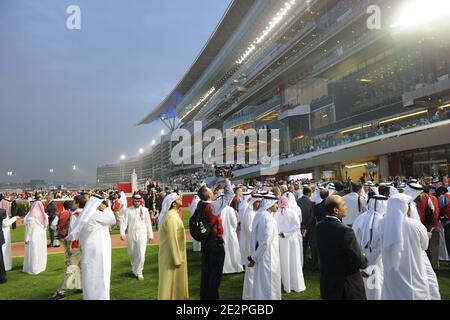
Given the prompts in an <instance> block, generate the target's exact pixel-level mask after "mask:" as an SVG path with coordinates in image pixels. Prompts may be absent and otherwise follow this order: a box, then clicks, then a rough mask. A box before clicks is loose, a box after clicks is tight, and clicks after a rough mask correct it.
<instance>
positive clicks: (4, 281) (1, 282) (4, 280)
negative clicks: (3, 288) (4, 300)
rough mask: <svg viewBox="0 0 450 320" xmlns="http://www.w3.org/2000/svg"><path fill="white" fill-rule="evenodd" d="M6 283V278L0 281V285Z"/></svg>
mask: <svg viewBox="0 0 450 320" xmlns="http://www.w3.org/2000/svg"><path fill="white" fill-rule="evenodd" d="M7 281H8V279H6V278H3V279H0V284H4V283H6V282H7Z"/></svg>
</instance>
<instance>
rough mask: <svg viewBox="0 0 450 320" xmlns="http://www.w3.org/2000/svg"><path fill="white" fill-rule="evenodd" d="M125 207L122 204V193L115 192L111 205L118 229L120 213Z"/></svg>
mask: <svg viewBox="0 0 450 320" xmlns="http://www.w3.org/2000/svg"><path fill="white" fill-rule="evenodd" d="M122 208H123V205H122V202H120V193H119V192H118V191H116V192H114V194H113V201H112V204H111V209H112V211H113V212H114V216H115V217H116V221H117V223H116V227H117V228H120V220H121V217H120V212H121V211H122Z"/></svg>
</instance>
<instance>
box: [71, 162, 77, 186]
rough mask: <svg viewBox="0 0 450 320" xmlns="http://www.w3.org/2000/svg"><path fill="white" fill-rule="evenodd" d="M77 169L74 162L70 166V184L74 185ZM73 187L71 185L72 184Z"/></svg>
mask: <svg viewBox="0 0 450 320" xmlns="http://www.w3.org/2000/svg"><path fill="white" fill-rule="evenodd" d="M76 171H77V166H76V165H75V164H74V165H73V166H72V184H73V185H75V172H76ZM72 187H73V186H72Z"/></svg>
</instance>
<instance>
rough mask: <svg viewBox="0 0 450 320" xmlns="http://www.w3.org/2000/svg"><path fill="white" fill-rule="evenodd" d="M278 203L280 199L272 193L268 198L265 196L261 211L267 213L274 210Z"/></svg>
mask: <svg viewBox="0 0 450 320" xmlns="http://www.w3.org/2000/svg"><path fill="white" fill-rule="evenodd" d="M277 202H278V198H277V197H276V196H275V195H274V194H273V193H272V194H268V195H266V196H263V199H262V202H261V206H260V207H259V211H262V212H264V211H267V210H268V209H270V208H272V207H273V205H274V204H276V203H277Z"/></svg>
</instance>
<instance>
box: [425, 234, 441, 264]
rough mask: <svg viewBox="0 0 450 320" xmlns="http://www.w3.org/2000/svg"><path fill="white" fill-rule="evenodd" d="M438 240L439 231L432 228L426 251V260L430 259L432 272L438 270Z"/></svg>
mask: <svg viewBox="0 0 450 320" xmlns="http://www.w3.org/2000/svg"><path fill="white" fill-rule="evenodd" d="M439 238H440V232H439V229H437V228H434V229H433V231H431V239H430V242H429V244H428V250H427V255H428V259H430V262H431V266H432V267H433V270H437V269H439Z"/></svg>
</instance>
